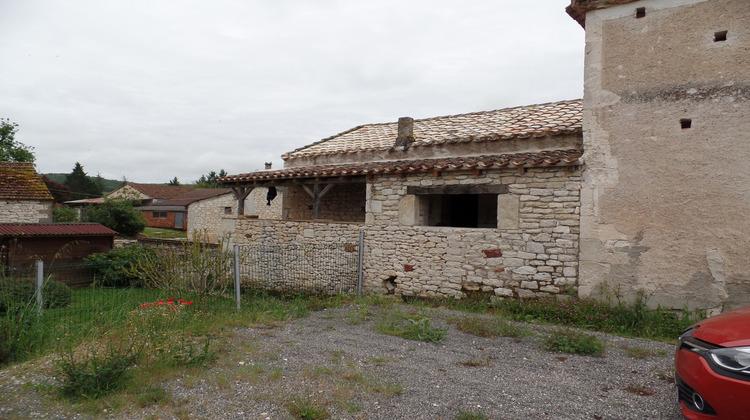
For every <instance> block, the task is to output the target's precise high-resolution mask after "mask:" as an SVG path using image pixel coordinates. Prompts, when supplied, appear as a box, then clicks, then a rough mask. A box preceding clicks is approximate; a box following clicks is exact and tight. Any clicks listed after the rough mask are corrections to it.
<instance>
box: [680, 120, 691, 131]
mask: <svg viewBox="0 0 750 420" xmlns="http://www.w3.org/2000/svg"><path fill="white" fill-rule="evenodd" d="M692 125H693V120H691V119H690V118H683V119H681V120H680V128H682V129H683V130H687V129H688V128H690V127H692Z"/></svg>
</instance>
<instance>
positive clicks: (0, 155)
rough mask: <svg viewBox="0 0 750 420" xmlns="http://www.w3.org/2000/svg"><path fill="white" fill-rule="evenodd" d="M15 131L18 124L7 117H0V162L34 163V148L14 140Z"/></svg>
mask: <svg viewBox="0 0 750 420" xmlns="http://www.w3.org/2000/svg"><path fill="white" fill-rule="evenodd" d="M17 132H18V124H16V123H14V122H10V120H9V119H7V118H0V162H31V163H34V160H35V159H36V156H34V152H32V150H34V148H33V147H31V146H26V145H25V144H23V143H21V142H18V141H16V133H17Z"/></svg>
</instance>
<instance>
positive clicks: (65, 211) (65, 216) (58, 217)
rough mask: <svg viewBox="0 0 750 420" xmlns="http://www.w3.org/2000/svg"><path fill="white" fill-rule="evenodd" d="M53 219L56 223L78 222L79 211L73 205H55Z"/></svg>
mask: <svg viewBox="0 0 750 420" xmlns="http://www.w3.org/2000/svg"><path fill="white" fill-rule="evenodd" d="M52 221H53V222H55V223H70V222H77V221H78V212H76V211H75V209H73V208H71V207H53V208H52Z"/></svg>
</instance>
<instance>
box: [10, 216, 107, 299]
mask: <svg viewBox="0 0 750 420" xmlns="http://www.w3.org/2000/svg"><path fill="white" fill-rule="evenodd" d="M116 233H117V232H115V231H113V230H112V229H109V228H107V227H104V226H102V225H100V224H98V223H71V224H68V223H47V224H24V223H13V224H5V223H3V224H0V266H2V267H29V266H31V265H32V264H34V262H35V261H37V260H42V261H44V265H45V267H47V269H52V272H51V273H53V274H54V276H53V277H54V280H57V281H61V282H63V283H66V284H68V285H71V286H78V285H86V284H89V283H91V281H92V278H91V275H90V273H88V272H87V271H86V270H84V269H83V268H81V267H80V266H79V265H76V266H70V264H67V263H72V262H80V261H82V260H83V259H84V258H85V257H87V256H88V255H91V254H93V253H101V252H107V251H109V250H110V249H112V247H113V244H114V237H115V234H116ZM47 269H45V272H46V274H50V272H48V271H47Z"/></svg>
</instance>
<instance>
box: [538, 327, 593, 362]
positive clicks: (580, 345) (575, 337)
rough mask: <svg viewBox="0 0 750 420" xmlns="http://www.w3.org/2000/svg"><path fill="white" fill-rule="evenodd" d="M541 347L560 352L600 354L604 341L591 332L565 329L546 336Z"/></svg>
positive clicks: (587, 354) (586, 354)
mask: <svg viewBox="0 0 750 420" xmlns="http://www.w3.org/2000/svg"><path fill="white" fill-rule="evenodd" d="M542 348H543V349H545V350H548V351H554V352H561V353H572V354H581V355H584V356H601V355H602V354H603V353H604V342H603V341H602V340H601V339H600V338H599V337H597V336H595V335H593V334H586V333H583V332H580V331H574V330H570V329H567V330H561V331H556V332H554V333H553V334H551V335H550V336H549V337H547V338H546V339H545V340H544V343H543V344H542Z"/></svg>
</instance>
